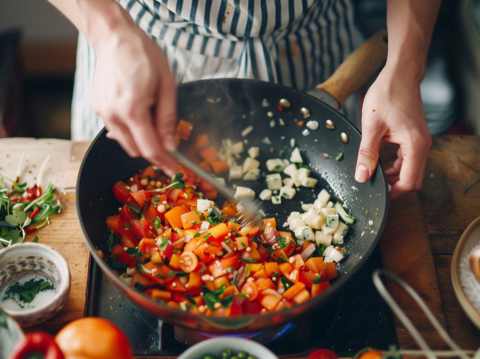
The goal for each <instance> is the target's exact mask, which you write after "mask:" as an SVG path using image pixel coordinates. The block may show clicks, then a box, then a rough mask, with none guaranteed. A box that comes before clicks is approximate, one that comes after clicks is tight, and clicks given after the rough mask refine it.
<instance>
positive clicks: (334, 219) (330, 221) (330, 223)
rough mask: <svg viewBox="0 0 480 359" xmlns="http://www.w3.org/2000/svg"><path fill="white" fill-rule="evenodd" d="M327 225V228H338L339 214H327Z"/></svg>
mask: <svg viewBox="0 0 480 359" xmlns="http://www.w3.org/2000/svg"><path fill="white" fill-rule="evenodd" d="M325 227H327V228H335V230H337V228H338V214H329V215H327V221H326V222H325Z"/></svg>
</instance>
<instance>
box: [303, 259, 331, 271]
mask: <svg viewBox="0 0 480 359" xmlns="http://www.w3.org/2000/svg"><path fill="white" fill-rule="evenodd" d="M305 267H306V268H307V269H308V270H309V271H311V272H315V273H319V274H320V273H325V272H326V270H327V264H326V263H325V262H324V261H323V258H322V257H312V258H309V259H307V261H306V262H305ZM325 274H326V273H325Z"/></svg>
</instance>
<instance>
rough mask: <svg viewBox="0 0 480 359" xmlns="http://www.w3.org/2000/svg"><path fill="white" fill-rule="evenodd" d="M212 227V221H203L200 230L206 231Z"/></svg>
mask: <svg viewBox="0 0 480 359" xmlns="http://www.w3.org/2000/svg"><path fill="white" fill-rule="evenodd" d="M209 228H210V223H209V222H207V221H203V222H202V224H201V225H200V232H205V231H206V230H208V229H209Z"/></svg>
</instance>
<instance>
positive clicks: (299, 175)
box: [292, 167, 311, 187]
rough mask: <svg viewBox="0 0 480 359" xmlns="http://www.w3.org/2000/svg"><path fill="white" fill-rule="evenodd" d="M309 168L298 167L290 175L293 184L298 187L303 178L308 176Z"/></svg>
mask: <svg viewBox="0 0 480 359" xmlns="http://www.w3.org/2000/svg"><path fill="white" fill-rule="evenodd" d="M310 172H311V170H310V169H308V168H305V167H300V168H299V169H298V170H297V171H296V172H295V174H294V175H293V176H292V179H293V181H294V182H295V186H297V187H300V186H301V185H302V181H303V179H304V178H307V177H308V176H310Z"/></svg>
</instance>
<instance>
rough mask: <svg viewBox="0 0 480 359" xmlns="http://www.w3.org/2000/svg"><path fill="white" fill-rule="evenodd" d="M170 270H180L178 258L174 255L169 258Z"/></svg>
mask: <svg viewBox="0 0 480 359" xmlns="http://www.w3.org/2000/svg"><path fill="white" fill-rule="evenodd" d="M168 265H169V266H170V268H172V269H175V270H178V269H180V256H179V255H178V254H176V253H173V254H172V258H170V262H169V263H168Z"/></svg>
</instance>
